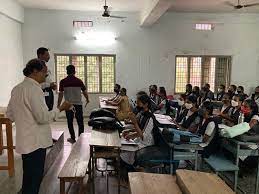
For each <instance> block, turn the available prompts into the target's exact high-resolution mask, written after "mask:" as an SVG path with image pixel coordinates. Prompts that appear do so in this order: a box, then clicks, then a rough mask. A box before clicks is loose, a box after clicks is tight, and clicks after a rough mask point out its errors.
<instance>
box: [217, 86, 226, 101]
mask: <svg viewBox="0 0 259 194" xmlns="http://www.w3.org/2000/svg"><path fill="white" fill-rule="evenodd" d="M225 90H226V86H225V85H223V84H220V86H219V88H218V93H217V99H216V100H217V101H222V98H223V96H224V94H225Z"/></svg>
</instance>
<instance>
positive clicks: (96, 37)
mask: <svg viewBox="0 0 259 194" xmlns="http://www.w3.org/2000/svg"><path fill="white" fill-rule="evenodd" d="M74 39H75V40H76V41H77V42H78V43H80V44H84V45H94V46H107V45H111V44H114V43H115V40H116V37H115V35H114V34H113V33H111V32H79V33H77V34H76V35H75V36H74Z"/></svg>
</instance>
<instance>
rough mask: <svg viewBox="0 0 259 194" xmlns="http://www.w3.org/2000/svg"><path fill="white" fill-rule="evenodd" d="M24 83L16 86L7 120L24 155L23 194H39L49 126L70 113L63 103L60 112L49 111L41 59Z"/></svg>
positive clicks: (33, 62)
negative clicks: (60, 116)
mask: <svg viewBox="0 0 259 194" xmlns="http://www.w3.org/2000/svg"><path fill="white" fill-rule="evenodd" d="M23 74H24V76H25V78H24V80H23V81H22V82H21V83H20V84H18V85H17V86H15V87H14V88H13V90H12V93H11V99H10V101H9V104H8V107H7V113H6V114H7V117H8V118H9V119H10V120H11V121H12V122H15V126H16V148H15V150H16V152H17V153H19V154H21V155H22V167H23V180H22V189H21V191H20V192H19V193H22V194H38V192H39V188H40V184H41V181H42V178H43V174H44V164H45V158H46V149H47V148H48V147H50V146H52V144H53V141H52V137H51V128H50V123H51V122H53V121H54V120H56V119H57V118H58V116H59V113H60V112H61V111H64V110H69V109H70V108H71V104H70V103H68V102H64V103H63V104H62V105H61V106H59V109H58V110H52V111H48V107H47V105H46V103H45V99H44V94H43V92H42V89H41V85H40V84H41V83H43V82H45V79H46V75H47V66H46V65H45V64H44V62H43V61H41V60H38V59H32V60H30V61H29V62H28V63H27V65H26V67H25V68H24V70H23Z"/></svg>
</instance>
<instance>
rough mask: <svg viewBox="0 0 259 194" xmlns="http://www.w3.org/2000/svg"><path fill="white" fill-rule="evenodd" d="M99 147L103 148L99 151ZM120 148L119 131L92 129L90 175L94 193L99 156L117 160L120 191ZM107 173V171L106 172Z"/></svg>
mask: <svg viewBox="0 0 259 194" xmlns="http://www.w3.org/2000/svg"><path fill="white" fill-rule="evenodd" d="M96 148H97V150H96ZM98 148H103V150H102V151H98ZM120 148H121V139H120V137H119V133H118V131H110V130H94V129H93V130H92V132H91V139H90V160H91V162H90V167H89V168H90V177H91V179H92V184H93V193H95V183H94V176H95V160H96V159H97V158H105V159H110V158H115V159H116V161H117V165H118V167H117V169H118V193H120ZM106 174H107V173H106ZM106 176H107V177H106V178H107V190H108V189H109V188H108V175H106Z"/></svg>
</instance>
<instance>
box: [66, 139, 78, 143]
mask: <svg viewBox="0 0 259 194" xmlns="http://www.w3.org/2000/svg"><path fill="white" fill-rule="evenodd" d="M67 141H68V142H69V143H72V144H74V143H76V140H75V139H72V138H68V139H67Z"/></svg>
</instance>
